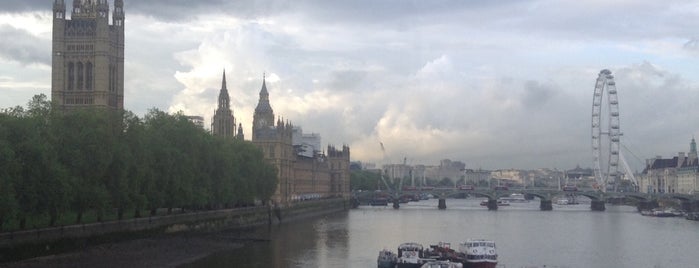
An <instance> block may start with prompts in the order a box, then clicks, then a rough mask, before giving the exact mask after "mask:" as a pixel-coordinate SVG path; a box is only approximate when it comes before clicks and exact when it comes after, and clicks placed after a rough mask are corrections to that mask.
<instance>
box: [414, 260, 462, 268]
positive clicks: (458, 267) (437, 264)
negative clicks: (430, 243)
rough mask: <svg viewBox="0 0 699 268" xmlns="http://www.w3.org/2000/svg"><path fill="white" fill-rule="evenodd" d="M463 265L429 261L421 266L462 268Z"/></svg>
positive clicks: (429, 267)
mask: <svg viewBox="0 0 699 268" xmlns="http://www.w3.org/2000/svg"><path fill="white" fill-rule="evenodd" d="M462 267H464V266H463V264H461V263H460V262H450V261H429V262H426V263H425V264H423V265H422V266H420V268H462Z"/></svg>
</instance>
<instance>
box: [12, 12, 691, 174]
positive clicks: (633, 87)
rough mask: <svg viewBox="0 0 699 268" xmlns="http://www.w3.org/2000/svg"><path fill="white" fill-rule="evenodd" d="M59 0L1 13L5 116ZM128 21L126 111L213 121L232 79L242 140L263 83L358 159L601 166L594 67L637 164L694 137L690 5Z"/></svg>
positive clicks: (280, 111) (27, 78)
mask: <svg viewBox="0 0 699 268" xmlns="http://www.w3.org/2000/svg"><path fill="white" fill-rule="evenodd" d="M52 2H53V1H49V0H27V1H25V0H5V1H2V2H0V36H2V37H3V38H2V41H0V96H2V98H0V107H2V108H5V107H10V106H15V105H25V104H26V103H27V101H29V99H30V98H31V96H33V95H35V94H40V93H43V94H46V95H48V96H50V95H51V91H50V87H51V85H50V83H51V79H50V71H51V58H50V53H51V29H52V28H51V25H52V24H51V23H52V19H51V8H52ZM66 2H67V6H68V7H70V6H71V5H70V3H71V1H69V0H67V1H66ZM109 2H110V5H111V6H113V4H112V1H109ZM69 10H70V8H69ZM125 11H126V59H125V61H126V62H125V64H126V67H125V72H126V77H125V95H126V96H125V102H124V103H125V107H126V109H128V110H131V111H133V112H135V113H136V114H139V115H143V114H145V113H146V112H147V110H148V109H149V108H152V107H156V108H158V109H161V110H166V111H170V112H176V111H180V110H181V111H183V112H184V113H185V114H188V115H201V116H204V118H206V120H207V124H208V122H209V121H210V119H211V116H212V114H213V112H214V109H215V107H216V96H217V94H218V91H219V89H220V86H221V72H222V70H223V69H224V68H225V69H226V73H227V78H228V81H227V82H228V90H229V92H230V94H231V105H232V108H233V111H234V114H235V116H236V117H237V118H238V121H241V122H242V123H243V128H244V131H245V134H246V136H248V137H249V135H250V134H249V133H250V126H251V122H252V114H253V110H254V107H255V105H256V103H257V99H258V93H259V89H260V86H261V82H262V81H261V80H262V74H263V72H266V73H267V87H268V89H269V91H270V100H271V103H272V106H273V108H274V112H275V114H276V115H278V116H281V117H283V118H284V119H285V120H289V121H291V122H292V123H293V124H295V125H299V126H301V127H303V129H304V131H305V132H314V133H320V134H321V136H322V138H323V143H324V144H328V143H329V144H335V145H341V144H347V145H349V146H350V147H351V150H352V160H355V161H356V160H359V161H364V162H374V163H377V164H383V163H399V162H402V161H403V159H404V158H407V159H408V161H409V162H410V163H413V164H416V163H423V164H437V163H438V162H439V160H440V159H444V158H449V159H452V160H459V161H463V162H465V163H466V166H467V168H485V169H498V168H521V169H535V168H558V169H571V168H574V167H575V166H576V165H580V166H582V167H588V166H591V160H592V157H591V148H590V143H591V141H590V112H591V105H592V104H591V102H592V93H593V88H594V82H595V79H596V78H597V73H598V72H599V71H600V70H601V69H609V70H611V71H612V72H613V74H614V76H615V79H616V84H617V89H618V90H619V103H620V104H619V105H620V112H621V129H622V132H623V133H624V135H623V137H622V143H623V144H624V145H625V146H626V147H627V148H628V149H629V150H630V152H628V153H627V152H625V154H626V155H627V159H628V161H629V162H630V164H631V165H632V167H633V168H635V169H639V170H640V169H642V163H641V162H642V161H643V160H644V159H645V158H651V157H655V156H656V155H661V156H664V157H672V156H674V155H676V154H677V152H680V151H685V152H686V151H687V150H688V149H689V141H690V139H691V138H692V137H693V136H695V135H696V134H697V133H698V131H697V126H696V124H697V123H696V122H699V113H697V112H695V111H696V108H695V107H696V105H695V103H696V102H697V100H699V65H698V64H697V59H698V58H699V34H697V32H696V30H695V29H699V20H698V19H697V18H699V3H697V2H694V1H674V0H669V1H662V2H659V1H645V0H644V1H550V0H548V1H547V0H525V1H485V0H482V1H446V0H445V1H397V0H391V1H371V0H359V1H288V0H263V1H221V0H208V1H165V0H152V1H134V0H125ZM380 143H383V144H384V146H385V148H386V154H385V155H384V154H383V153H382V151H381V147H380V145H379V144H380Z"/></svg>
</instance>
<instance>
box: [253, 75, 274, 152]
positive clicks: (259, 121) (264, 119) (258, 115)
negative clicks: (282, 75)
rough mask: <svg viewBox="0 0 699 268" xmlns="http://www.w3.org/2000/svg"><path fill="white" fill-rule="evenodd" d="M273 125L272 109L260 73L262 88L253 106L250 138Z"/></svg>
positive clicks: (255, 136) (254, 137) (265, 85)
mask: <svg viewBox="0 0 699 268" xmlns="http://www.w3.org/2000/svg"><path fill="white" fill-rule="evenodd" d="M273 126H274V111H273V110H272V106H271V105H270V104H269V92H267V84H266V83H265V76H264V75H262V89H260V99H259V101H258V102H257V107H255V114H253V117H252V139H253V140H255V139H256V138H257V136H258V134H260V132H263V131H265V130H266V129H269V128H270V127H273Z"/></svg>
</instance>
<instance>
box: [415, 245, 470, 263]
mask: <svg viewBox="0 0 699 268" xmlns="http://www.w3.org/2000/svg"><path fill="white" fill-rule="evenodd" d="M423 255H425V257H429V258H431V259H436V260H439V261H451V262H458V263H463V262H464V261H465V260H466V257H465V255H463V254H460V253H459V252H457V251H455V250H454V249H452V248H451V243H446V242H439V243H437V245H430V247H429V248H428V249H426V250H425V252H424V254H423Z"/></svg>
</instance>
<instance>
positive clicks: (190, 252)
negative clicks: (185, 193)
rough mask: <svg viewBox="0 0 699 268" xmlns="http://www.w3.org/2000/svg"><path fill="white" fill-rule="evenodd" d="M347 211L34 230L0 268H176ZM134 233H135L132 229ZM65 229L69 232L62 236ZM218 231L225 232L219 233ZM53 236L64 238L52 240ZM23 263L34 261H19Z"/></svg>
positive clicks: (293, 210)
mask: <svg viewBox="0 0 699 268" xmlns="http://www.w3.org/2000/svg"><path fill="white" fill-rule="evenodd" d="M347 209H348V204H347V202H346V201H345V200H342V199H327V200H315V201H308V202H303V203H297V204H295V205H294V206H292V207H289V208H281V209H271V208H268V207H256V208H247V209H238V210H220V211H209V212H205V213H191V214H183V215H171V216H167V217H162V218H158V219H150V220H149V219H141V220H143V221H147V222H149V224H148V225H145V224H142V225H136V224H133V223H131V224H125V223H101V224H97V225H90V226H71V227H63V228H61V229H62V231H61V230H51V232H53V233H51V232H49V231H47V230H33V231H32V232H34V233H33V234H34V235H35V236H34V238H36V239H38V240H36V241H31V239H32V233H30V234H26V233H25V234H23V236H21V237H22V238H23V239H22V240H15V241H22V242H24V243H19V244H16V245H11V246H5V247H3V248H2V249H1V250H0V259H2V260H4V261H6V262H7V261H18V262H15V263H11V264H0V267H42V266H43V267H45V266H47V265H49V266H52V267H54V266H58V267H64V266H61V265H63V264H66V265H67V266H65V267H75V264H76V263H78V264H80V266H85V267H91V266H100V267H104V266H105V265H112V264H114V266H111V267H124V266H130V267H134V266H133V265H131V264H134V265H141V264H145V266H143V267H154V266H157V267H161V266H165V267H168V266H170V267H171V266H177V265H180V264H183V263H188V262H191V261H193V260H196V259H198V258H202V257H205V256H208V255H209V254H212V253H215V252H218V251H223V250H230V249H235V248H238V247H242V246H243V242H245V241H258V240H261V239H260V238H256V237H248V236H247V232H246V230H249V229H250V228H254V227H259V226H265V225H268V224H283V223H284V222H291V221H294V220H298V219H303V218H308V217H315V216H319V215H324V214H329V213H334V212H338V211H344V210H347ZM105 226H109V228H105ZM144 226H146V227H150V228H144ZM135 227H138V228H139V229H132V228H135ZM119 228H122V229H119ZM66 229H69V230H74V231H73V232H66V231H65V230H66ZM115 229H116V230H115ZM222 230H229V231H227V232H220V231H222ZM3 235H5V236H4V239H5V240H4V241H2V242H3V243H5V244H7V243H10V242H12V241H8V239H12V238H14V239H17V237H18V236H16V234H14V235H15V236H14V237H10V236H9V234H3ZM57 235H61V236H63V237H58V238H56V236H57ZM66 235H72V237H66ZM49 238H53V239H49ZM262 240H264V239H262ZM37 256H45V257H38V258H36V257H37ZM27 258H33V259H29V260H27V261H19V260H22V259H27ZM91 264H97V265H91ZM138 267H141V266H138Z"/></svg>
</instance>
